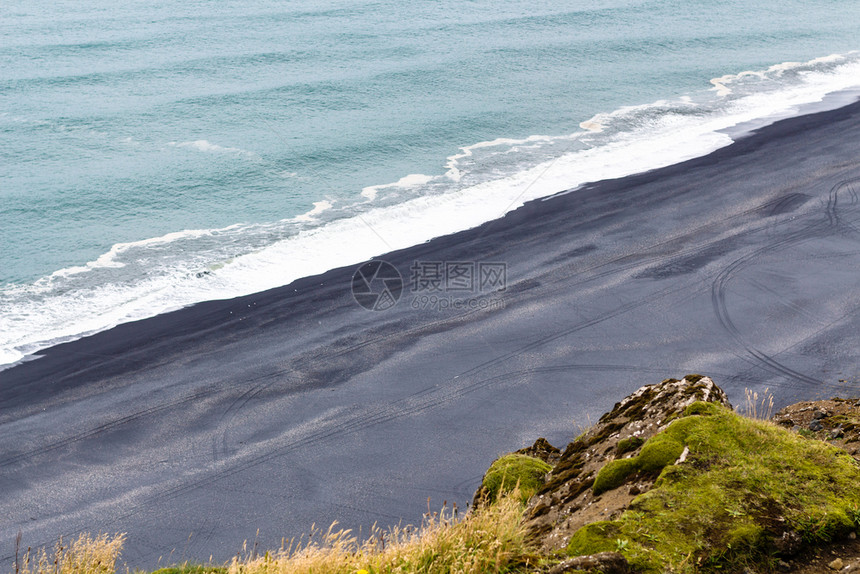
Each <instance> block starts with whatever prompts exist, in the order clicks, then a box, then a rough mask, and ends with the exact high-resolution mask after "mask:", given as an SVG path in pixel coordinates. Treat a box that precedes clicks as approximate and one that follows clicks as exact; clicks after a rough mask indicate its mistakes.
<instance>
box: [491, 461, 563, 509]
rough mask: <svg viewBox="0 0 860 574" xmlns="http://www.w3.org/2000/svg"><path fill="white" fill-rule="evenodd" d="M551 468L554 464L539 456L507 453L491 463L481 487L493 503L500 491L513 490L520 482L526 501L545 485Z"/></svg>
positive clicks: (521, 491)
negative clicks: (545, 478) (545, 477)
mask: <svg viewBox="0 0 860 574" xmlns="http://www.w3.org/2000/svg"><path fill="white" fill-rule="evenodd" d="M551 470H552V466H550V465H549V464H547V463H545V462H544V461H542V460H540V459H538V458H534V457H531V456H526V455H524V454H507V455H505V456H503V457H501V458H498V459H496V461H495V462H493V464H491V465H490V468H489V469H488V470H487V474H485V475H484V480H483V482H482V483H481V488H482V490H483V491H484V493H485V494H486V496H487V500H488V502H491V503H492V502H494V501H495V500H496V498H498V496H499V492H500V491H501V492H511V491H512V490H514V488H515V487H516V486H517V484H519V489H520V497H521V499H522V501H523V502H525V501H527V500H528V499H529V498H531V497H532V496H534V494H535V493H536V492H537V491H538V489H540V488H541V487H542V486H543V484H544V476H546V473H548V472H549V471H551Z"/></svg>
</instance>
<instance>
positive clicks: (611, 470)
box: [591, 458, 637, 496]
mask: <svg viewBox="0 0 860 574" xmlns="http://www.w3.org/2000/svg"><path fill="white" fill-rule="evenodd" d="M636 470H637V466H636V460H635V459H632V458H619V459H617V460H613V461H612V462H609V463H606V464H605V465H603V468H601V469H600V471H599V472H598V473H597V476H595V477H594V484H593V485H592V487H591V490H592V492H594V495H595V496H599V495H601V494H603V493H604V492H606V491H607V490H612V489H613V488H618V487H619V486H621V485H622V484H624V482H625V481H626V480H627V477H629V476H630V475H632V474H634V473H635V472H636Z"/></svg>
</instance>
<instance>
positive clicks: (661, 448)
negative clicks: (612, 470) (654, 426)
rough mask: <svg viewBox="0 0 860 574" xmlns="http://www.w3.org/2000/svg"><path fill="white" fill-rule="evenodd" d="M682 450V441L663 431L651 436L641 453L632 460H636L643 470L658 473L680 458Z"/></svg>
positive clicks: (639, 467)
mask: <svg viewBox="0 0 860 574" xmlns="http://www.w3.org/2000/svg"><path fill="white" fill-rule="evenodd" d="M682 452H684V444H683V443H682V442H679V441H678V440H676V439H675V438H674V437H672V436H671V435H669V434H664V433H661V434H658V435H655V436H653V437H651V438H650V439H649V440H648V442H646V443H645V445H644V446H643V447H642V451H641V452H640V453H639V455H638V456H637V457H636V458H634V459H631V460H634V461H636V467H637V468H638V469H639V470H641V471H642V472H648V473H657V472H660V471H661V470H663V469H664V468H665V467H667V466H669V465H670V464H672V463H673V462H675V461H676V460H678V457H680V456H681V453H682Z"/></svg>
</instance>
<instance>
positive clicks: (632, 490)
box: [627, 484, 642, 496]
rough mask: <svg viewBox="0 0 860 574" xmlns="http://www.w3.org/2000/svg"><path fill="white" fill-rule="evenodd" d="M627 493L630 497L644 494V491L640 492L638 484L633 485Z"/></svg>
mask: <svg viewBox="0 0 860 574" xmlns="http://www.w3.org/2000/svg"><path fill="white" fill-rule="evenodd" d="M627 492H628V494H630V495H632V496H636V495H637V494H641V493H642V491H641V490H639V485H637V484H633V485H631V486H630V490H628V491H627Z"/></svg>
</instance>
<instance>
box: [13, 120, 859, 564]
mask: <svg viewBox="0 0 860 574" xmlns="http://www.w3.org/2000/svg"><path fill="white" fill-rule="evenodd" d="M858 144H860V103H855V104H852V105H850V106H846V107H843V108H840V109H838V110H833V111H829V112H822V113H818V114H813V115H807V116H802V117H798V118H793V119H789V120H783V121H781V122H778V123H776V124H774V125H772V126H769V127H767V128H763V129H762V130H759V131H758V132H756V133H755V134H753V135H751V136H749V137H746V138H743V139H741V140H739V141H738V142H736V143H735V144H733V145H732V146H729V147H728V148H724V149H722V150H719V151H717V152H715V153H713V154H711V155H709V156H707V157H704V158H699V159H695V160H691V161H688V162H685V163H682V164H679V165H675V166H671V167H668V168H665V169H660V170H655V171H652V172H649V173H646V174H642V175H638V176H633V177H627V178H623V179H619V180H612V181H605V182H600V183H596V184H592V185H589V186H586V187H585V188H583V189H578V190H575V191H573V192H571V193H567V194H562V195H559V196H556V197H553V198H550V199H547V200H543V201H534V202H531V203H529V204H527V205H526V206H524V207H523V208H521V209H519V210H517V211H515V212H512V213H510V214H509V215H507V216H506V217H504V218H502V219H499V220H496V221H492V222H489V223H487V224H485V225H483V226H481V227H479V228H476V229H473V230H470V231H466V232H462V233H458V234H456V235H452V236H447V237H441V238H438V239H435V240H433V241H430V242H428V243H425V244H423V245H419V246H415V247H412V248H409V249H406V250H401V251H397V252H394V253H390V254H387V255H384V256H382V257H381V259H384V260H385V261H388V262H390V263H392V264H393V265H394V266H395V267H397V269H398V270H399V271H400V273H401V274H403V276H404V279H405V280H406V286H405V288H404V291H403V293H402V298H401V300H400V301H399V302H398V304H397V305H396V306H394V307H393V308H391V309H388V310H385V311H377V312H373V311H367V310H365V309H363V308H362V307H360V306H359V305H357V304H356V302H355V301H354V300H353V298H352V295H351V293H350V285H351V282H352V275H353V272H354V271H355V267H350V268H343V269H336V270H333V271H330V272H328V273H325V274H324V275H321V276H317V277H312V278H306V279H302V280H300V281H297V282H295V283H293V284H291V285H288V286H286V287H282V288H279V289H275V290H272V291H268V292H265V293H260V294H256V295H252V296H248V297H243V298H240V299H235V300H231V301H216V302H208V303H202V304H199V305H195V306H193V307H190V308H187V309H183V310H181V311H177V312H175V313H170V314H166V315H162V316H158V317H155V318H152V319H147V320H145V321H139V322H136V323H130V324H126V325H122V326H119V327H117V328H115V329H112V330H110V331H107V332H104V333H100V334H98V335H94V336H92V337H87V338H84V339H81V340H79V341H75V342H72V343H68V344H65V345H59V346H57V347H54V348H52V349H49V350H47V351H44V352H43V353H42V354H43V357H42V358H41V359H38V360H35V361H30V362H27V363H24V364H22V365H20V366H17V367H14V368H12V369H9V370H6V371H3V372H0V389H2V395H0V436H2V438H3V440H2V442H0V560H2V562H3V563H5V564H9V563H11V560H12V556H13V555H14V540H15V535H16V533H17V532H18V531H19V530H20V531H22V533H23V544H24V546H37V545H39V544H42V543H50V542H51V541H53V540H55V539H56V537H57V536H58V535H64V536H68V535H71V534H74V533H76V532H79V531H81V530H86V531H91V532H98V531H107V532H127V533H128V538H129V540H128V543H127V545H126V550H125V552H124V554H123V558H124V559H125V560H126V561H127V562H128V564H129V565H130V566H132V567H152V566H154V565H155V564H156V563H157V562H158V561H159V558H160V557H163V558H162V559H161V562H162V564H164V563H171V562H177V561H181V560H184V559H198V560H201V559H202V560H205V559H207V558H208V557H209V556H210V555H214V558H215V559H216V560H224V559H227V558H228V557H229V556H231V555H233V554H235V552H237V551H238V550H240V549H241V545H242V542H243V540H246V539H248V540H250V541H252V542H253V540H254V538H255V536H256V535H257V531H258V529H259V538H258V541H259V544H260V545H261V546H262V547H264V548H265V547H276V546H278V545H279V544H280V540H281V538H282V537H285V536H286V537H290V536H298V535H299V534H301V533H303V532H307V531H308V530H309V528H310V526H311V524H312V523H314V522H315V523H316V524H317V525H318V526H323V527H327V526H328V525H329V524H330V523H331V522H332V521H334V520H338V521H339V522H340V524H341V525H343V526H345V527H350V528H358V527H362V528H363V529H366V528H368V527H369V526H370V525H371V524H373V523H374V522H376V523H379V524H381V525H388V524H393V523H396V522H398V521H400V520H403V521H404V522H407V523H408V522H412V523H414V522H417V521H420V518H421V515H422V513H423V512H424V511H426V509H427V505H428V502H427V499H428V497H429V498H430V499H431V500H430V503H429V504H430V507H431V508H436V507H438V506H440V505H441V504H442V502H443V501H444V500H447V501H448V503H449V504H451V503H452V502H457V503H458V504H459V505H460V506H461V507H462V506H465V504H466V502H467V501H468V500H469V499H470V498H471V495H472V493H473V491H474V489H475V487H476V486H477V484H478V482H479V481H480V478H481V474H482V473H483V471H484V470H485V469H486V468H487V466H488V465H489V463H490V462H491V461H492V460H493V459H494V458H495V457H496V456H498V455H499V454H502V453H504V452H508V451H511V450H514V449H517V448H520V447H523V446H526V445H528V444H530V443H531V442H533V441H534V440H535V439H536V438H537V437H539V436H545V437H547V438H548V439H549V440H550V441H551V442H553V443H556V444H558V445H560V446H563V445H564V444H566V443H567V442H568V441H569V440H571V439H572V438H573V437H574V436H575V435H577V434H578V433H579V431H580V429H581V427H583V426H585V425H587V424H588V421H589V420H591V421H594V420H596V419H597V418H598V417H599V416H600V414H601V413H603V412H604V411H606V410H608V409H609V408H611V406H612V404H613V403H614V402H616V401H617V400H619V399H620V398H621V397H623V396H624V395H626V394H627V393H629V392H631V391H633V390H634V389H636V388H637V387H639V386H641V385H643V384H647V383H652V382H656V381H659V380H662V379H664V378H667V377H680V376H682V375H684V374H686V373H690V372H698V373H703V374H707V375H710V376H711V377H713V379H714V380H715V382H717V384H719V385H721V386H722V387H723V388H724V389H726V391H727V392H728V393H729V396H730V398H731V399H732V401H733V402H734V403H739V402H743V397H744V389H745V388H751V389H754V390H758V391H763V390H764V389H765V388H766V387H769V388H770V389H771V391H773V393H774V394H775V397H776V402H777V404H778V405H784V404H787V403H789V402H793V401H795V400H800V399H812V398H816V397H828V396H832V395H834V394H839V395H842V396H845V395H857V394H858V393H860V391H858V388H860V351H858V349H860V329H858V326H860V317H858V309H860V288H858V277H860V273H858V270H860V227H858V225H860V203H858V195H857V193H858V191H860V153H858V150H860V145H858ZM415 261H424V262H429V261H436V262H476V263H480V262H502V263H505V264H506V270H507V275H506V289H505V290H504V291H498V292H492V293H489V292H485V293H470V292H447V293H442V295H443V296H445V297H455V298H458V299H468V298H471V297H477V299H478V300H483V301H484V302H485V303H484V305H489V306H488V308H485V309H480V308H479V309H470V308H468V306H467V307H466V308H463V309H450V308H449V309H445V310H440V309H431V308H425V309H415V308H414V305H413V302H414V301H415V297H416V296H417V297H420V296H422V295H428V293H426V292H412V291H411V287H412V286H414V285H410V282H409V281H410V274H411V273H410V267H411V266H412V264H413V262H415ZM417 302H418V304H419V306H420V304H421V300H420V299H419V300H418V301H417ZM480 305H481V304H478V306H480Z"/></svg>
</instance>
